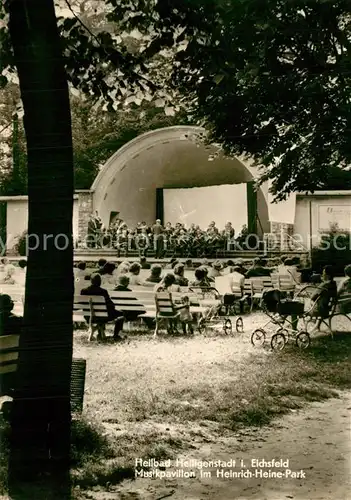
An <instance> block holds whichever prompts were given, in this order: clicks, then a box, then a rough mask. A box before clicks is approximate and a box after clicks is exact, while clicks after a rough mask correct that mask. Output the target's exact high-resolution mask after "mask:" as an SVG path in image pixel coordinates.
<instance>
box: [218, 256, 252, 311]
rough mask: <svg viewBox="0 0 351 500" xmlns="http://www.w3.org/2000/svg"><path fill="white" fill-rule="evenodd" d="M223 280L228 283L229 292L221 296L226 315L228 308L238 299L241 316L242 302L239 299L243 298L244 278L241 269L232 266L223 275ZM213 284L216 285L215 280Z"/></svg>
mask: <svg viewBox="0 0 351 500" xmlns="http://www.w3.org/2000/svg"><path fill="white" fill-rule="evenodd" d="M225 278H226V279H227V280H228V282H229V283H228V284H229V287H228V288H229V290H230V292H229V293H225V294H224V295H223V303H224V305H225V306H226V310H227V314H228V312H229V307H230V306H232V305H233V304H234V302H235V301H236V300H238V298H239V308H240V313H241V314H242V313H243V311H244V302H243V301H242V300H241V299H242V298H243V296H244V282H245V276H244V274H242V273H241V268H240V267H239V266H234V267H232V268H230V272H229V273H228V274H226V275H225ZM219 279H221V278H219ZM223 279H224V278H223ZM215 283H217V280H215ZM216 288H217V286H216Z"/></svg>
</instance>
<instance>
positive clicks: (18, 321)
mask: <svg viewBox="0 0 351 500" xmlns="http://www.w3.org/2000/svg"><path fill="white" fill-rule="evenodd" d="M13 307H14V302H13V300H12V299H11V297H10V295H7V294H0V335H13V334H14V335H19V334H21V330H22V326H23V318H22V316H16V315H15V314H13V313H12V309H13Z"/></svg>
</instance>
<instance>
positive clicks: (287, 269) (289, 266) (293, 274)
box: [278, 259, 301, 283]
mask: <svg viewBox="0 0 351 500" xmlns="http://www.w3.org/2000/svg"><path fill="white" fill-rule="evenodd" d="M278 274H279V275H281V276H289V277H290V278H291V279H292V280H293V281H294V282H295V283H300V282H301V274H300V273H299V272H298V271H297V266H296V265H294V260H293V259H285V261H284V265H281V266H278Z"/></svg>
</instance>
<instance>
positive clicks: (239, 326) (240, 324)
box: [235, 316, 244, 333]
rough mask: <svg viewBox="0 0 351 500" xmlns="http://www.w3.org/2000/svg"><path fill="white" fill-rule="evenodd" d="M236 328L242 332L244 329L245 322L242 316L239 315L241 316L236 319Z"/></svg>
mask: <svg viewBox="0 0 351 500" xmlns="http://www.w3.org/2000/svg"><path fill="white" fill-rule="evenodd" d="M235 328H236V331H237V332H238V333H242V332H243V331H244V322H243V318H242V317H241V316H239V318H238V319H237V320H236V322H235Z"/></svg>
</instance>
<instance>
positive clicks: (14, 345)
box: [0, 335, 86, 413]
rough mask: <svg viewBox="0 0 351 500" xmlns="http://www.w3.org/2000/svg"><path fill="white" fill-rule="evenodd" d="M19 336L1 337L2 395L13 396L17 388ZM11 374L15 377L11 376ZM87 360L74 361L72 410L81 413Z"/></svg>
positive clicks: (77, 359) (0, 384) (0, 367)
mask: <svg viewBox="0 0 351 500" xmlns="http://www.w3.org/2000/svg"><path fill="white" fill-rule="evenodd" d="M19 338H20V336H19V335H2V336H0V378H1V382H0V395H1V396H12V394H13V390H14V386H15V374H16V372H17V368H18V360H19V356H20V351H19ZM11 374H12V375H13V376H11ZM85 374H86V360H85V359H80V358H75V359H73V360H72V371H71V410H72V412H73V413H81V412H82V410H83V401H84V388H85Z"/></svg>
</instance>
